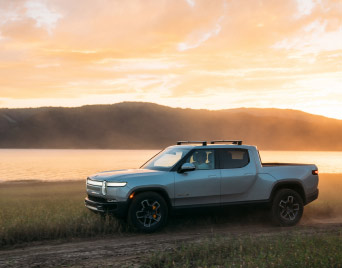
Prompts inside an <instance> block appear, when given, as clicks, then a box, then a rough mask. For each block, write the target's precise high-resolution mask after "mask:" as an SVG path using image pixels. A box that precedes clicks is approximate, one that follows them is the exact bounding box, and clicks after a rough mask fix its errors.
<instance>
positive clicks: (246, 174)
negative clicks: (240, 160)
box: [244, 173, 253, 176]
mask: <svg viewBox="0 0 342 268" xmlns="http://www.w3.org/2000/svg"><path fill="white" fill-rule="evenodd" d="M251 175H253V173H245V174H244V176H251Z"/></svg>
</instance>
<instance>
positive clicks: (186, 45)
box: [178, 17, 223, 51]
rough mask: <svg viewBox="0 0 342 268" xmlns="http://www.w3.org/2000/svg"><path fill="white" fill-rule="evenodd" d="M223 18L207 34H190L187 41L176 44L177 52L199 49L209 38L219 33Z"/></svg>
mask: <svg viewBox="0 0 342 268" xmlns="http://www.w3.org/2000/svg"><path fill="white" fill-rule="evenodd" d="M222 19H223V17H221V18H220V19H219V21H218V23H217V24H216V25H215V26H214V27H213V29H212V30H210V31H209V32H204V33H203V32H201V31H200V32H198V31H196V32H195V33H192V34H191V35H190V37H189V38H188V39H189V40H188V41H187V42H182V43H179V44H178V50H179V51H185V50H188V49H192V48H196V47H199V46H200V45H201V44H202V43H204V42H205V41H207V40H209V39H210V38H211V37H213V36H215V35H218V34H219V33H220V32H221V29H222V27H221V25H220V21H222Z"/></svg>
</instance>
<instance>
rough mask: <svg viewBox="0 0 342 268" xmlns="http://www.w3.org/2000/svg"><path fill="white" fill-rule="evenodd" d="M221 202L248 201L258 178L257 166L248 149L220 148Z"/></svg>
mask: <svg viewBox="0 0 342 268" xmlns="http://www.w3.org/2000/svg"><path fill="white" fill-rule="evenodd" d="M218 155H219V158H220V171H221V203H223V204H224V203H228V202H236V201H247V200H246V197H247V194H248V190H249V189H250V188H251V187H252V186H253V184H254V182H255V180H256V167H255V165H254V163H252V162H251V161H250V158H249V152H248V150H246V149H229V148H227V149H220V150H219V153H218Z"/></svg>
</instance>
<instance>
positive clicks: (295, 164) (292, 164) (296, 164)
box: [261, 163, 313, 167]
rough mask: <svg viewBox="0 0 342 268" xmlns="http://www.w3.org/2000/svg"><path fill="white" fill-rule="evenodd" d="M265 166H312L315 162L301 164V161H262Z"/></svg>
mask: <svg viewBox="0 0 342 268" xmlns="http://www.w3.org/2000/svg"><path fill="white" fill-rule="evenodd" d="M261 165H262V166H263V167H276V166H311V165H313V164H300V163H261Z"/></svg>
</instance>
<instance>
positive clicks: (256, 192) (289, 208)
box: [85, 140, 318, 232]
mask: <svg viewBox="0 0 342 268" xmlns="http://www.w3.org/2000/svg"><path fill="white" fill-rule="evenodd" d="M86 186H87V197H86V198H85V206H86V207H87V208H88V209H90V210H91V211H93V212H96V213H99V214H102V215H105V214H112V215H114V216H116V217H120V218H124V219H127V221H128V223H129V224H130V225H131V226H133V228H135V229H137V230H139V231H144V232H153V231H156V230H157V229H159V228H161V227H162V226H163V225H164V224H165V223H166V222H167V218H168V215H169V214H170V212H172V211H174V210H178V209H184V208H188V209H193V208H203V209H205V210H208V209H210V208H212V207H224V206H227V205H237V204H266V205H267V206H268V207H269V211H270V215H271V219H272V221H273V222H274V223H275V224H277V225H280V226H292V225H295V224H297V223H298V222H299V220H300V219H301V217H302V214H303V209H304V206H305V205H307V204H308V203H310V202H312V201H313V200H315V199H317V198H318V188H317V187H318V169H317V166H316V165H313V164H290V163H262V162H261V159H260V155H259V151H258V149H257V147H256V146H250V145H242V141H240V140H233V141H231V140H229V141H228V140H220V141H211V142H210V143H207V142H206V141H200V142H198V141H196V142H192V141H183V142H177V145H175V146H170V147H167V148H166V149H164V150H163V151H161V152H160V153H158V154H157V155H156V156H154V157H153V158H151V159H150V160H149V161H147V162H146V163H145V164H144V165H143V166H142V167H141V168H139V169H128V170H114V171H106V172H100V173H97V174H95V175H92V176H90V177H88V178H87V182H86Z"/></svg>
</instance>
